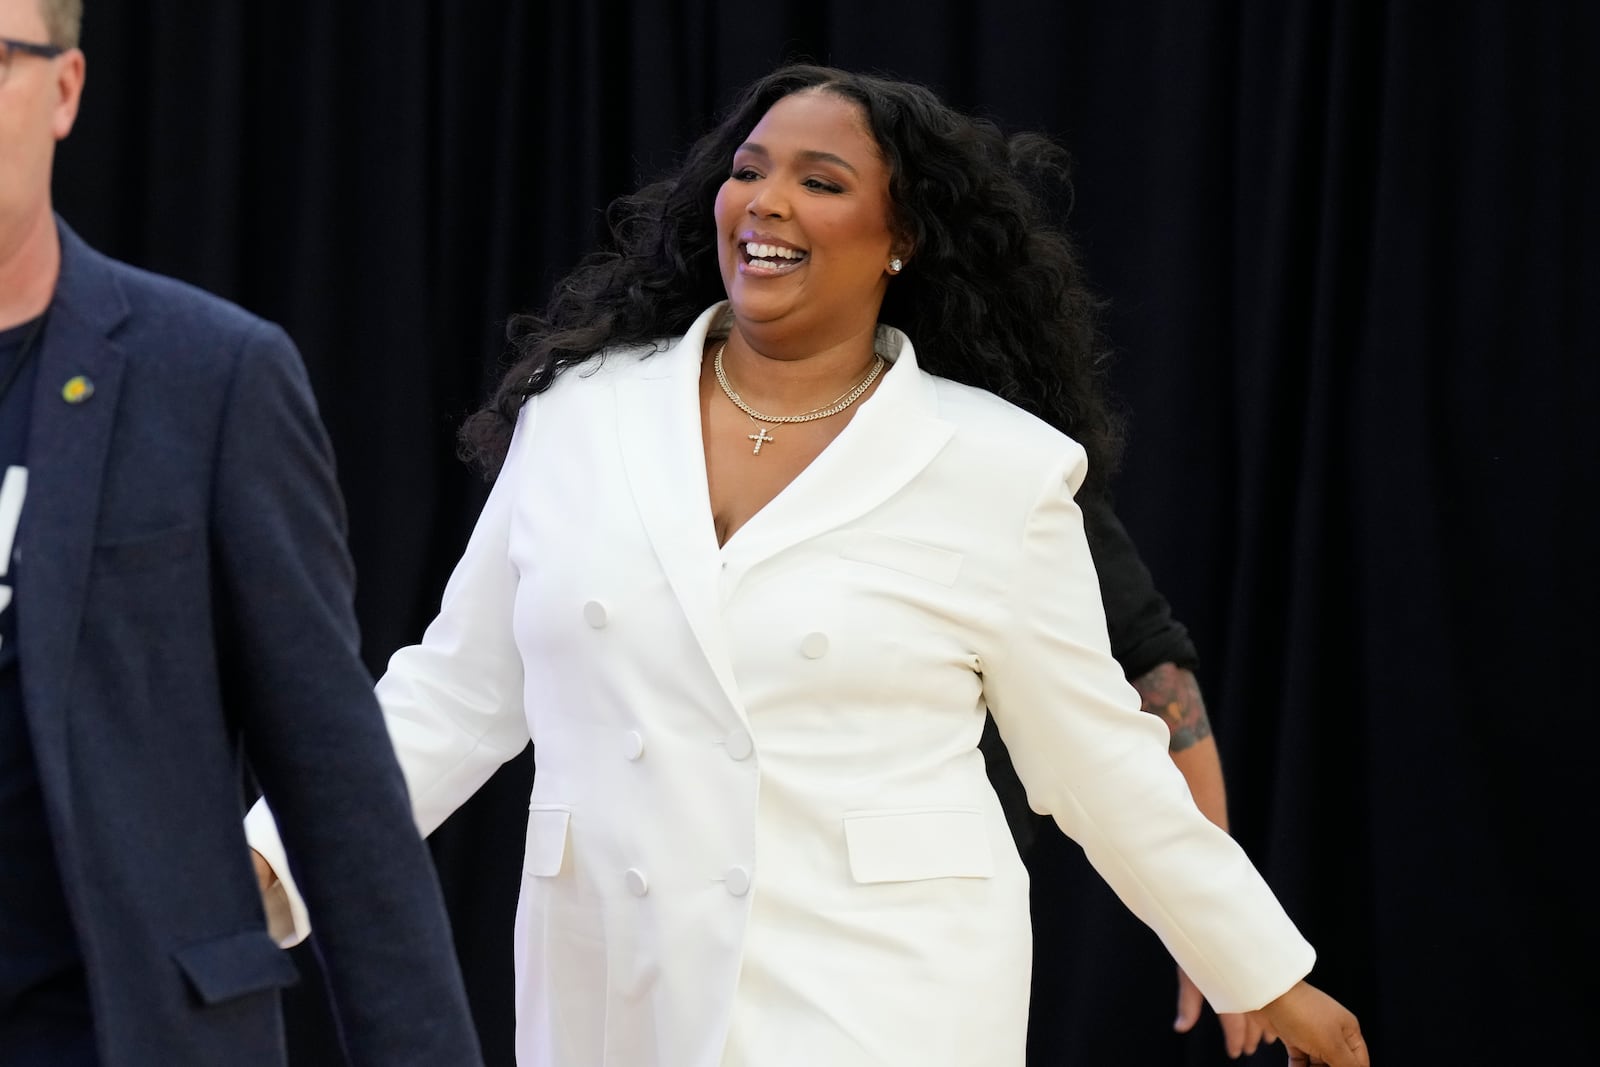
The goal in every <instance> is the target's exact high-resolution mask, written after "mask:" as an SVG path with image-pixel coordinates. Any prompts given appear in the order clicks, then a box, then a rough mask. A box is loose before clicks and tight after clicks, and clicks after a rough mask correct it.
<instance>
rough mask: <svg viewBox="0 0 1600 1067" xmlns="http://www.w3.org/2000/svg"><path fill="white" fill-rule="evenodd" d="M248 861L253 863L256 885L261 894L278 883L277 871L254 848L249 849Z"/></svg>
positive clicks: (263, 894) (264, 893)
mask: <svg viewBox="0 0 1600 1067" xmlns="http://www.w3.org/2000/svg"><path fill="white" fill-rule="evenodd" d="M250 862H251V863H253V864H255V868H256V885H257V886H258V887H259V888H260V890H261V895H262V896H265V895H266V893H267V890H269V889H271V888H272V887H273V886H275V885H277V884H278V873H277V872H276V871H274V870H273V869H272V865H271V864H270V863H268V862H267V858H266V857H265V856H263V855H262V854H261V853H259V852H257V851H256V850H255V849H251V850H250Z"/></svg>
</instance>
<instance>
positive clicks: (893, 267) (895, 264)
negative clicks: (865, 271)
mask: <svg viewBox="0 0 1600 1067" xmlns="http://www.w3.org/2000/svg"><path fill="white" fill-rule="evenodd" d="M903 266H905V264H904V263H902V262H900V257H899V256H895V257H894V258H893V259H891V260H890V261H889V273H890V274H899V273H900V268H901V267H903Z"/></svg>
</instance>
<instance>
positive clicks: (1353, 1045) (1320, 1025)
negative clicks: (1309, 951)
mask: <svg viewBox="0 0 1600 1067" xmlns="http://www.w3.org/2000/svg"><path fill="white" fill-rule="evenodd" d="M1260 1014H1261V1015H1262V1016H1263V1017H1264V1018H1265V1019H1266V1021H1267V1024H1268V1025H1270V1026H1271V1027H1272V1028H1273V1029H1274V1030H1276V1031H1277V1032H1278V1036H1279V1037H1281V1038H1282V1039H1283V1044H1284V1047H1285V1048H1286V1049H1288V1051H1289V1063H1290V1065H1291V1067H1295V1065H1301V1064H1303V1065H1305V1067H1372V1061H1371V1060H1370V1059H1369V1058H1368V1054H1367V1043H1366V1040H1365V1039H1364V1038H1363V1037H1362V1036H1361V1024H1360V1023H1359V1022H1358V1021H1356V1017H1355V1015H1353V1014H1352V1013H1351V1012H1350V1009H1348V1008H1346V1007H1345V1006H1344V1005H1343V1004H1340V1003H1339V1002H1338V1001H1337V1000H1334V999H1333V998H1332V997H1330V996H1328V994H1326V993H1324V992H1323V991H1322V990H1320V989H1318V988H1317V987H1316V986H1314V985H1312V984H1311V983H1309V982H1297V983H1295V985H1294V987H1293V988H1291V989H1290V990H1289V991H1288V992H1287V993H1285V994H1283V996H1281V997H1279V998H1278V999H1277V1000H1274V1001H1273V1002H1272V1003H1270V1004H1268V1005H1267V1006H1266V1007H1264V1008H1262V1009H1261V1012H1260Z"/></svg>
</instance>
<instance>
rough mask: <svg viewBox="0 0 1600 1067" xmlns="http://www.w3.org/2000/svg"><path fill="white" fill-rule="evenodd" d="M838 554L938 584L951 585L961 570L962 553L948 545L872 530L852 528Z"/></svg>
mask: <svg viewBox="0 0 1600 1067" xmlns="http://www.w3.org/2000/svg"><path fill="white" fill-rule="evenodd" d="M839 555H841V556H843V557H844V558H845V559H849V560H854V561H855V562H857V563H872V564H875V565H877V566H879V567H887V568H889V569H890V570H894V571H899V572H901V573H902V574H911V575H915V576H916V577H918V578H926V579H927V580H928V581H930V582H938V583H939V584H940V585H954V584H955V583H956V575H957V574H959V573H961V559H962V557H961V553H959V552H952V551H950V550H949V549H947V548H935V547H934V546H932V545H925V544H922V543H921V542H919V541H907V540H906V539H905V538H903V537H895V536H893V535H892V534H886V533H878V532H877V531H875V530H855V531H852V532H851V533H850V535H849V536H848V537H847V538H846V539H845V542H844V544H843V545H841V546H840V548H839Z"/></svg>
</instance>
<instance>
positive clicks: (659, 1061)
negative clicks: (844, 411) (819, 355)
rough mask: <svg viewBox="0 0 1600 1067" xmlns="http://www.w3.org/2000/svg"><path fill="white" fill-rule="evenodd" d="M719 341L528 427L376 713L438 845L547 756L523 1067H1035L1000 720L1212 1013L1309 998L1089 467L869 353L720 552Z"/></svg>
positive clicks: (1025, 766)
mask: <svg viewBox="0 0 1600 1067" xmlns="http://www.w3.org/2000/svg"><path fill="white" fill-rule="evenodd" d="M719 310H720V309H718V308H713V309H711V310H709V311H707V312H706V314H704V315H702V316H701V318H700V319H699V320H698V321H697V322H696V323H695V325H694V326H693V327H692V328H691V329H690V330H689V331H688V333H687V334H686V335H685V336H683V337H682V338H680V339H677V340H675V341H672V342H666V343H664V344H663V345H662V346H661V348H660V350H654V349H644V350H630V351H613V352H610V353H608V354H606V355H605V356H604V358H603V359H602V360H599V361H594V362H591V363H590V364H587V365H584V366H581V367H578V368H573V369H569V370H567V371H566V372H564V373H563V374H562V375H561V376H560V377H559V378H558V379H557V381H556V383H555V384H554V385H553V386H552V387H551V388H550V389H549V390H548V391H547V392H545V393H543V394H541V395H539V396H537V397H535V398H533V399H532V400H530V401H529V402H528V404H527V405H526V407H525V408H524V409H523V412H522V415H521V418H520V421H519V423H518V426H517V430H516V434H515V437H514V439H513V442H512V445H511V451H510V454H509V457H508V459H507V461H506V465H505V467H504V470H503V472H502V473H501V474H500V476H499V479H498V482H497V484H496V485H495V487H494V490H493V493H492V495H491V497H490V499H489V501H488V503H487V504H486V506H485V508H484V511H483V514H482V516H481V517H480V520H479V522H478V525H477V528H476V531H475V532H474V534H473V536H472V539H471V543H470V544H469V546H468V547H467V549H466V552H465V554H464V555H463V556H462V558H461V561H460V563H459V565H458V566H457V568H456V570H455V573H454V575H453V577H452V578H451V580H450V583H449V586H448V588H447V590H446V592H445V595H444V600H443V606H442V608H441V611H440V613H439V616H438V617H437V619H435V621H434V622H433V623H432V625H431V626H430V627H429V628H428V631H427V634H426V636H425V637H424V639H423V641H422V643H421V644H419V645H416V646H413V647H410V648H406V649H404V650H402V651H400V652H399V653H397V654H396V655H395V657H394V658H393V660H392V661H391V663H390V665H389V669H388V671H387V673H386V674H385V675H384V677H383V679H382V681H381V682H380V683H379V685H378V694H379V697H380V699H381V701H382V703H383V706H384V710H385V713H386V715H387V717H388V722H389V727H390V733H391V736H392V737H393V739H394V742H395V745H396V748H397V750H398V752H399V755H400V759H401V763H402V766H403V767H404V769H405V772H406V777H407V781H408V783H409V785H410V788H411V791H412V799H413V802H414V805H415V808H416V813H417V819H418V822H419V824H420V825H421V827H422V829H423V830H424V832H427V831H431V830H432V829H433V828H434V827H435V826H437V825H438V824H439V823H440V822H441V821H442V820H443V819H444V818H445V817H446V816H447V815H448V814H450V812H452V811H454V810H455V809H456V807H457V806H459V805H460V804H461V803H462V802H463V801H465V800H466V799H467V798H468V797H469V796H470V795H471V794H472V793H473V791H474V790H476V789H477V788H478V786H479V785H481V784H482V783H483V782H484V781H485V779H486V778H487V777H488V776H489V775H490V774H491V773H492V772H493V771H494V770H495V768H496V767H497V766H498V765H499V764H500V763H501V762H502V761H504V760H507V759H509V758H511V757H513V756H514V755H516V754H517V753H518V752H519V751H521V750H522V748H523V747H524V746H525V745H526V744H527V742H528V741H529V740H531V741H532V742H533V745H534V757H535V763H536V768H537V769H536V772H535V780H534V786H533V795H532V798H531V802H530V804H529V810H528V828H527V839H526V846H525V860H524V864H523V868H524V877H523V885H522V895H521V901H520V905H519V910H518V917H517V928H516V933H515V937H516V959H517V983H518V991H517V997H518V1010H519V1017H518V1036H517V1047H518V1055H519V1063H520V1064H522V1065H523V1067H600V1065H606V1067H716V1065H719V1064H725V1065H734V1067H784V1065H788V1064H796V1065H798V1064H806V1065H812V1064H828V1065H830V1067H855V1065H860V1067H867V1065H873V1067H879V1065H883V1064H907V1065H911V1064H915V1065H918V1067H930V1065H934V1067H936V1065H949V1067H970V1065H984V1067H992V1065H1020V1064H1022V1062H1023V1058H1024V1056H1023V1053H1024V1041H1025V1034H1026V1018H1027V1001H1028V991H1029V968H1030V946H1031V935H1030V925H1029V919H1028V884H1027V875H1026V872H1025V870H1024V868H1023V866H1022V864H1021V862H1020V860H1019V859H1018V856H1017V853H1016V849H1015V847H1014V846H1013V844H1012V840H1011V836H1010V834H1009V832H1008V831H1007V828H1006V822H1005V819H1004V816H1003V815H1002V813H1001V809H1000V806H999V804H998V802H997V801H996V799H995V796H994V793H993V791H992V790H991V788H990V786H989V783H988V780H987V777H986V775H985V772H984V767H983V761H982V756H981V755H980V753H979V751H978V747H977V746H978V738H979V735H980V733H981V731H982V727H983V722H984V715H985V711H986V710H988V711H991V712H993V714H994V717H995V719H996V721H997V723H998V724H999V726H1000V728H1001V732H1002V734H1003V736H1004V738H1005V741H1006V744H1007V746H1008V748H1009V749H1010V751H1011V754H1012V756H1013V759H1014V761H1015V764H1016V767H1017V770H1018V772H1019V774H1020V775H1021V777H1022V780H1023V782H1024V783H1025V784H1026V786H1027V788H1028V793H1029V798H1030V802H1031V803H1032V805H1033V806H1034V807H1035V808H1036V809H1037V810H1039V811H1041V812H1046V813H1049V814H1051V815H1053V816H1054V817H1055V819H1056V821H1057V822H1058V823H1059V824H1060V825H1061V827H1062V829H1063V830H1065V831H1066V832H1067V833H1068V834H1070V835H1071V836H1072V837H1073V838H1075V839H1076V840H1077V841H1078V842H1079V843H1080V844H1081V845H1082V846H1083V847H1084V849H1085V850H1086V851H1087V853H1088V855H1089V857H1090V859H1091V860H1092V861H1093V863H1094V865H1095V867H1096V868H1097V869H1098V870H1099V871H1100V873H1101V874H1102V875H1103V876H1104V877H1105V878H1106V880H1107V881H1108V882H1109V883H1110V884H1111V885H1112V887H1113V888H1114V889H1115V890H1116V892H1117V893H1118V894H1119V895H1120V896H1121V898H1122V899H1123V900H1124V901H1125V902H1126V903H1127V904H1128V906H1129V907H1130V908H1132V909H1133V910H1134V911H1135V912H1136V913H1137V914H1138V915H1139V916H1140V918H1142V919H1143V920H1144V921H1145V922H1146V923H1148V924H1149V925H1150V926H1152V927H1153V928H1154V929H1155V930H1156V932H1157V933H1158V934H1159V935H1160V936H1161V937H1162V939H1163V940H1164V941H1165V943H1166V944H1167V946H1168V947H1169V949H1170V950H1171V951H1172V953H1173V955H1174V956H1175V957H1176V958H1177V959H1178V961H1179V962H1180V963H1181V964H1182V965H1183V966H1184V968H1185V969H1186V970H1187V971H1188V972H1189V974H1190V975H1191V976H1192V977H1193V978H1194V980H1195V981H1196V983H1197V984H1198V985H1199V986H1200V987H1201V989H1202V990H1204V991H1205V993H1206V995H1207V996H1208V997H1209V998H1210V1000H1211V1003H1212V1004H1213V1006H1214V1007H1216V1008H1217V1009H1218V1010H1221V1011H1230V1010H1244V1009H1253V1008H1256V1007H1259V1006H1260V1005H1262V1004H1263V1003H1265V1002H1266V1001H1268V1000H1270V999H1272V998H1273V997H1275V996H1277V995H1278V994H1280V993H1282V992H1283V991H1285V990H1286V989H1287V988H1288V987H1289V986H1290V985H1292V984H1293V983H1294V982H1295V981H1296V980H1297V979H1299V978H1300V977H1302V976H1303V975H1304V974H1306V973H1307V971H1309V969H1310V966H1311V962H1312V952H1311V948H1310V946H1309V945H1308V944H1306V942H1305V941H1304V940H1303V939H1302V938H1301V937H1300V935H1299V934H1298V933H1297V931H1296V930H1295V928H1294V926H1293V925H1292V924H1291V923H1290V922H1289V920H1288V919H1287V917H1286V916H1285V914H1284V912H1283V910H1282V908H1281V907H1280V906H1279V905H1278V903H1277V901H1276V900H1275V899H1274V897H1273V895H1272V893H1271V892H1270V891H1269V890H1268V888H1267V887H1266V885H1265V884H1264V883H1263V882H1262V880H1261V878H1260V877H1259V876H1258V875H1257V873H1256V872H1255V870H1254V868H1253V867H1252V866H1251V865H1250V863H1249V861H1248V860H1247V858H1246V857H1245V856H1244V854H1243V853H1242V852H1241V851H1240V849H1239V848H1238V847H1237V846H1236V845H1235V844H1234V842H1233V841H1232V840H1231V839H1229V838H1228V837H1227V835H1226V834H1224V833H1222V832H1221V831H1219V830H1217V829H1216V828H1215V827H1213V826H1212V825H1211V824H1210V823H1209V822H1207V821H1206V820H1205V819H1204V818H1203V817H1202V816H1201V815H1200V813H1199V812H1198V811H1197V810H1196V808H1195V806H1194V804H1193V802H1192V800H1191V799H1190V797H1189V794H1188V791H1187V789H1186V787H1185V785H1184V782H1183V779H1182V778H1181V776H1179V774H1178V773H1177V771H1176V770H1175V768H1174V767H1173V765H1172V762H1171V760H1170V759H1169V758H1168V756H1167V752H1166V747H1167V731H1166V728H1165V727H1164V725H1163V724H1162V723H1161V722H1160V721H1159V720H1157V719H1156V718H1155V717H1153V716H1150V715H1148V714H1145V713H1143V712H1141V711H1140V710H1139V699H1138V697H1137V695H1136V694H1135V693H1134V692H1133V690H1132V689H1131V687H1129V685H1128V684H1127V682H1126V681H1125V680H1124V678H1123V676H1122V672H1121V670H1120V668H1119V667H1118V666H1117V664H1116V662H1115V661H1114V660H1113V659H1112V658H1111V654H1110V651H1109V647H1108V643H1107V638H1106V626H1105V617H1104V614H1103V611H1102V608H1101V603H1100V596H1099V591H1098V587H1097V584H1096V579H1095V574H1094V569H1093V565H1092V563H1091V561H1090V558H1089V552H1088V548H1087V547H1086V544H1085V541H1084V536H1083V530H1082V526H1081V521H1080V514H1079V511H1078V508H1077V506H1076V505H1075V504H1074V503H1073V499H1072V494H1073V491H1074V489H1075V488H1076V487H1077V485H1078V484H1079V483H1080V481H1081V480H1082V478H1083V475H1084V469H1085V461H1084V453H1083V450H1082V449H1081V448H1080V447H1079V446H1078V445H1077V444H1076V443H1075V442H1073V441H1071V440H1070V439H1069V438H1067V437H1065V436H1063V435H1062V434H1060V433H1058V432H1057V431H1055V430H1053V429H1051V428H1050V427H1048V426H1046V425H1045V424H1044V423H1042V422H1040V421H1039V420H1037V419H1035V418H1033V417H1032V416H1030V415H1027V414H1025V413H1023V412H1021V411H1020V410H1019V409H1017V408H1015V407H1013V406H1011V405H1009V404H1007V403H1005V402H1003V401H1001V400H999V399H997V398H996V397H994V396H992V395H990V394H988V393H985V392H983V391H980V390H977V389H972V388H968V387H965V386H960V385H955V384H953V383H951V382H948V381H945V380H942V379H939V378H935V377H933V376H931V375H929V374H926V373H924V372H923V371H921V370H919V369H918V367H917V362H916V356H915V353H914V351H913V349H912V345H911V344H910V342H909V341H908V340H907V339H906V338H905V337H904V335H902V334H899V333H898V332H897V331H893V330H888V329H884V330H881V331H880V337H879V343H880V347H881V348H882V349H883V350H884V351H885V354H886V355H887V356H889V357H890V358H891V359H892V360H893V365H892V367H891V369H889V370H888V371H887V372H885V374H884V375H883V379H882V381H881V383H880V385H879V387H878V390H877V392H876V393H875V394H874V395H872V396H871V397H870V398H868V399H867V400H865V401H863V402H862V403H861V404H860V407H859V409H858V410H857V411H856V412H855V415H854V418H853V419H852V420H851V422H850V423H849V424H848V425H847V426H846V427H845V428H844V430H843V431H842V432H841V433H840V434H839V436H838V437H837V438H836V439H835V440H834V441H833V442H832V443H831V444H830V445H829V446H828V447H827V448H826V449H825V450H824V451H823V452H822V454H821V455H820V456H818V457H817V459H816V460H815V461H814V462H813V463H812V464H811V465H810V466H809V467H807V468H806V469H805V470H804V471H803V472H802V473H801V474H800V475H799V476H798V477H797V478H796V479H795V480H794V481H793V482H792V483H791V484H790V485H789V486H788V487H786V488H785V489H784V490H783V491H782V492H781V493H780V494H779V495H778V496H777V497H776V498H775V499H774V500H772V502H771V503H770V504H768V505H767V506H766V507H765V508H763V509H762V510H761V511H760V512H759V513H758V514H756V515H755V516H754V517H753V518H752V519H750V521H749V522H748V523H747V524H746V525H745V526H743V527H741V528H740V529H739V530H738V531H737V532H736V533H735V534H734V535H733V536H732V537H731V538H730V539H729V540H728V542H727V543H726V544H725V545H722V546H719V545H718V544H717V540H716V536H715V533H714V529H713V525H712V517H711V508H710V502H709V496H708V492H707V483H706V473H705V471H706V467H705V455H704V450H703V446H702V442H701V428H700V426H701V424H700V415H699V400H698V384H697V383H698V379H699V373H700V362H701V354H702V351H703V346H704V344H705V341H706V338H707V334H708V331H711V330H713V329H714V327H715V325H716V321H717V318H718V315H719ZM773 432H774V434H775V435H776V436H777V441H776V442H775V443H773V444H769V445H766V446H765V447H767V448H782V447H783V445H782V433H783V430H782V427H776V428H775V429H774V430H773ZM252 820H253V822H254V823H255V824H256V825H254V826H253V827H252V830H253V835H252V836H253V841H254V842H255V843H256V844H257V847H260V848H262V850H263V852H265V853H266V854H267V855H268V858H269V859H273V860H274V861H275V863H276V864H277V866H278V869H279V870H280V871H282V870H285V868H284V866H283V865H282V862H281V857H280V856H279V854H278V853H276V852H275V851H274V849H275V847H276V846H275V843H274V842H273V841H272V839H271V834H270V827H269V826H267V825H266V819H265V817H264V815H259V816H253V817H252ZM290 888H291V890H292V886H290ZM299 926H300V928H301V931H302V932H303V930H304V926H305V923H304V916H303V914H301V915H300V916H299ZM1108 962H1109V961H1108Z"/></svg>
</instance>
